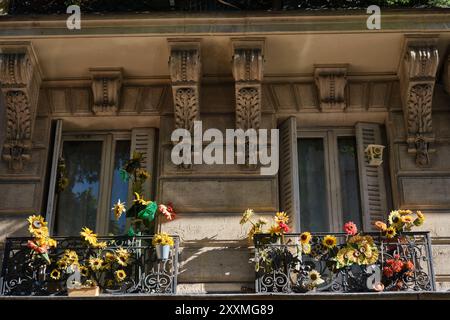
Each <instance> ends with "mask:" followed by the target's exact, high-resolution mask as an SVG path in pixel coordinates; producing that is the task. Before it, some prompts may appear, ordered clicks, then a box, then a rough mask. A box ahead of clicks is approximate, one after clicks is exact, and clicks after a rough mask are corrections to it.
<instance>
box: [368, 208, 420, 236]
mask: <svg viewBox="0 0 450 320" xmlns="http://www.w3.org/2000/svg"><path fill="white" fill-rule="evenodd" d="M413 215H414V213H413V211H411V210H394V211H391V213H390V214H389V216H388V221H387V224H386V223H384V222H383V221H376V222H375V227H376V228H377V229H378V230H379V231H380V232H382V233H384V234H385V235H386V237H387V238H389V239H392V238H394V237H395V236H397V235H399V234H401V233H402V232H404V231H411V230H412V228H413V227H420V226H421V225H423V223H424V222H425V215H424V214H423V213H422V212H421V211H416V217H415V218H414V216H413Z"/></svg>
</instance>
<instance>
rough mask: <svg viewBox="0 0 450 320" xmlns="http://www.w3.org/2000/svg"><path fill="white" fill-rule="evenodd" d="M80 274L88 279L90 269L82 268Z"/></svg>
mask: <svg viewBox="0 0 450 320" xmlns="http://www.w3.org/2000/svg"><path fill="white" fill-rule="evenodd" d="M79 269H80V273H81V275H82V276H83V277H87V276H89V269H88V268H86V267H85V266H80V268H79Z"/></svg>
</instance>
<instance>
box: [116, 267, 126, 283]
mask: <svg viewBox="0 0 450 320" xmlns="http://www.w3.org/2000/svg"><path fill="white" fill-rule="evenodd" d="M114 275H115V276H116V279H117V281H119V282H122V281H123V280H125V278H126V277H127V274H126V273H125V271H124V270H122V269H120V270H117V271H116V272H114Z"/></svg>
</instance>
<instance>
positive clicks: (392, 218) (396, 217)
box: [388, 211, 403, 229]
mask: <svg viewBox="0 0 450 320" xmlns="http://www.w3.org/2000/svg"><path fill="white" fill-rule="evenodd" d="M388 221H389V224H390V225H391V226H393V227H395V228H396V229H400V228H401V227H402V224H403V221H402V217H401V215H400V213H398V211H391V213H390V214H389V218H388Z"/></svg>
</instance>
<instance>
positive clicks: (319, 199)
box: [297, 138, 330, 232]
mask: <svg viewBox="0 0 450 320" xmlns="http://www.w3.org/2000/svg"><path fill="white" fill-rule="evenodd" d="M297 150H298V159H299V160H298V161H299V184H300V224H301V230H302V231H313V232H318V231H329V225H330V224H329V217H328V206H327V188H326V178H325V174H326V173H325V152H324V141H323V139H322V138H301V139H298V148H297Z"/></svg>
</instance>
